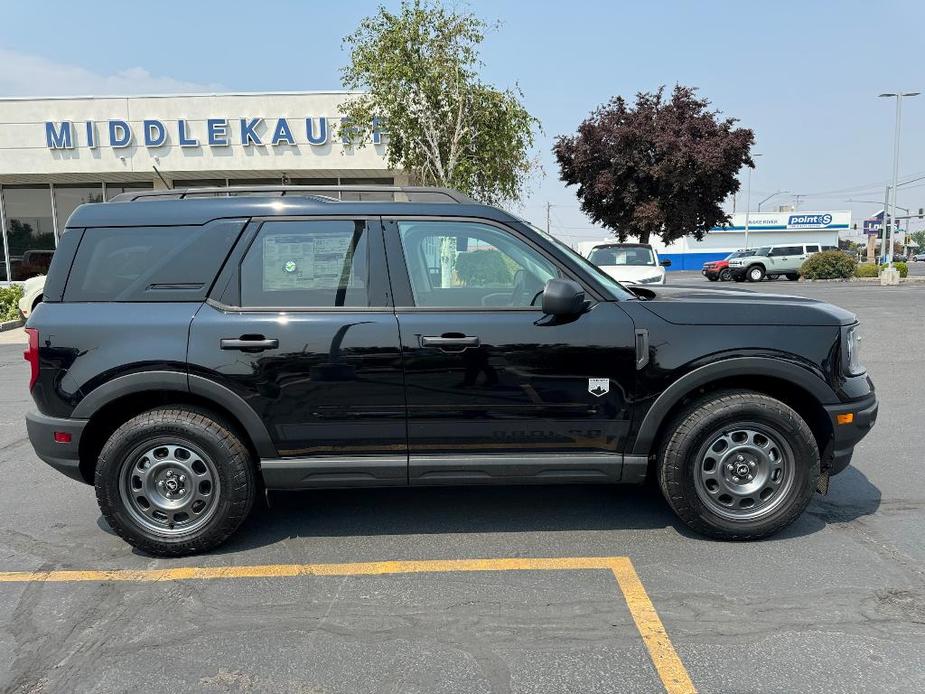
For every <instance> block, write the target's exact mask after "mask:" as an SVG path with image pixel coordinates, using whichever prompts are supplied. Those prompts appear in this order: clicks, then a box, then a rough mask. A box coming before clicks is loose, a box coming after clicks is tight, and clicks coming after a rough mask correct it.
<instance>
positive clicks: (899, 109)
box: [879, 92, 919, 283]
mask: <svg viewBox="0 0 925 694" xmlns="http://www.w3.org/2000/svg"><path fill="white" fill-rule="evenodd" d="M918 95H919V92H884V93H883V94H880V95H879V96H880V97H881V98H895V99H896V130H895V132H894V133H893V185H892V186H891V188H892V189H893V190H892V193H893V196H892V206H893V213H892V215H890V216H891V218H892V220H893V224H891V225H890V234H889V247H888V248H887V247H884V249H883V250H884V251H885V252H887V251H888V252H889V256H888V260H887V271H888V272H889V273H890V274H889V276H890V277H891V278H892V277H893V235H894V234H895V233H896V232H895V229H896V222H895V220H896V188H897V186H898V185H899V134H900V130H901V128H902V113H903V97H904V96H918ZM886 190H887V199H888V200H889V198H890V188H887V189H886ZM883 214H884V218H885V217H886V209H884V212H883ZM886 238H887V236H886V234H884V239H886ZM882 280H883V278H881V281H882ZM896 282H898V279H896ZM894 283H895V282H894Z"/></svg>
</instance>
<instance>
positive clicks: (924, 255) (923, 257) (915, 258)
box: [912, 253, 925, 263]
mask: <svg viewBox="0 0 925 694" xmlns="http://www.w3.org/2000/svg"><path fill="white" fill-rule="evenodd" d="M912 261H913V262H916V263H917V262H919V261H925V253H916V254H915V255H914V256H912Z"/></svg>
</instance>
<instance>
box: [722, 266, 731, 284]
mask: <svg viewBox="0 0 925 694" xmlns="http://www.w3.org/2000/svg"><path fill="white" fill-rule="evenodd" d="M731 279H732V272H730V271H729V268H728V267H727V268H724V269H722V270H720V271H719V281H720V282H728V281H729V280H731Z"/></svg>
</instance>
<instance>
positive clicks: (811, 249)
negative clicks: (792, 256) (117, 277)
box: [806, 244, 819, 253]
mask: <svg viewBox="0 0 925 694" xmlns="http://www.w3.org/2000/svg"><path fill="white" fill-rule="evenodd" d="M806 252H807V253H818V252H819V246H818V245H817V244H813V245H811V246H807V247H806Z"/></svg>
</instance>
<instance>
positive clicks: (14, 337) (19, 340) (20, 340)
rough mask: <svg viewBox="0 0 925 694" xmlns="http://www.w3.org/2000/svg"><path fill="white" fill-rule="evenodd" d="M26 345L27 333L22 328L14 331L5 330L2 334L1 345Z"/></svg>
mask: <svg viewBox="0 0 925 694" xmlns="http://www.w3.org/2000/svg"><path fill="white" fill-rule="evenodd" d="M24 344H26V331H25V330H23V329H22V328H14V329H13V330H4V331H3V332H2V333H0V345H24Z"/></svg>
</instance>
